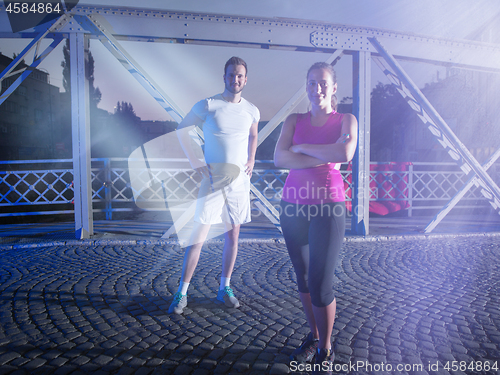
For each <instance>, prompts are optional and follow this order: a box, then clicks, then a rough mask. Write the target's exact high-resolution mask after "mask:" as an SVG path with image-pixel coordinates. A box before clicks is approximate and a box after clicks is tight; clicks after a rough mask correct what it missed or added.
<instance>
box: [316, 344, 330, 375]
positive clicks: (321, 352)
mask: <svg viewBox="0 0 500 375" xmlns="http://www.w3.org/2000/svg"><path fill="white" fill-rule="evenodd" d="M333 361H335V353H334V352H333V350H332V349H317V351H316V356H315V358H314V367H313V369H314V371H313V374H314V375H315V374H328V375H329V374H333Z"/></svg>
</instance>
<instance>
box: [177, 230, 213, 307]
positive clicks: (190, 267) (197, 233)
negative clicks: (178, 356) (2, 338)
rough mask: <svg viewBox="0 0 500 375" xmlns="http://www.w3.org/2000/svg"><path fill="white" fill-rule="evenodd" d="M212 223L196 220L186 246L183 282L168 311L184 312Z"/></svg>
mask: <svg viewBox="0 0 500 375" xmlns="http://www.w3.org/2000/svg"><path fill="white" fill-rule="evenodd" d="M209 230H210V225H208V224H200V223H197V222H194V227H193V232H192V234H191V239H190V241H189V246H188V247H187V248H186V252H185V254H184V263H183V265H182V275H181V282H180V285H179V289H178V290H177V293H175V295H174V300H173V301H172V304H171V305H170V308H169V309H168V312H169V313H170V314H171V313H175V314H182V312H183V310H184V308H185V307H186V306H187V290H188V287H189V283H190V282H191V279H192V277H193V274H194V270H195V269H196V266H197V265H198V260H199V259H200V253H201V248H202V247H203V243H204V242H205V239H206V238H207V235H208V232H209Z"/></svg>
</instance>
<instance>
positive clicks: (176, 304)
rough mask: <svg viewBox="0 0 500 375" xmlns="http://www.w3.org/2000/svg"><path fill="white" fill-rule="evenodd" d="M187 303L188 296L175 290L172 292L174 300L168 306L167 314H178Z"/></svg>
mask: <svg viewBox="0 0 500 375" xmlns="http://www.w3.org/2000/svg"><path fill="white" fill-rule="evenodd" d="M187 304H188V297H187V294H181V292H177V293H175V294H174V300H173V301H172V303H171V304H170V307H169V308H168V313H169V314H172V313H174V314H177V315H180V314H182V312H183V311H184V308H185V307H186V306H187Z"/></svg>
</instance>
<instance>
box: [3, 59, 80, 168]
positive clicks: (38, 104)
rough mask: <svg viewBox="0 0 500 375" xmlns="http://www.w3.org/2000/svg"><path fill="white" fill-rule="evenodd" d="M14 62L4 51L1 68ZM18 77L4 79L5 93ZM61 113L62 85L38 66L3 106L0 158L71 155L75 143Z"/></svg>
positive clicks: (26, 158)
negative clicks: (62, 119) (52, 81)
mask: <svg viewBox="0 0 500 375" xmlns="http://www.w3.org/2000/svg"><path fill="white" fill-rule="evenodd" d="M12 61H13V59H11V58H9V57H7V56H4V55H3V54H1V53H0V71H3V70H4V69H5V68H6V67H7V66H9V64H10V63H11V62H12ZM23 67H27V65H26V64H24V63H21V64H20V66H19V68H23ZM18 76H19V75H15V76H11V77H8V78H6V79H4V80H2V93H3V92H4V91H5V90H6V89H7V88H8V87H9V86H10V85H11V84H12V83H13V82H14V81H15V80H16V79H17V78H18ZM60 113H61V106H60V93H59V87H57V86H54V85H51V84H50V82H49V74H48V73H46V72H44V71H42V70H39V69H35V70H34V71H33V72H32V73H31V74H30V75H29V76H28V77H27V78H26V79H25V80H24V81H23V83H22V84H21V85H20V86H19V87H18V88H17V89H16V90H15V91H14V92H13V93H12V95H10V96H9V98H8V99H7V100H6V101H5V102H3V103H2V105H0V160H30V159H53V158H59V157H66V156H68V154H67V150H68V146H71V144H69V145H68V144H67V139H65V138H67V133H68V131H67V130H68V129H64V125H63V124H62V123H61V121H60ZM66 125H68V124H66ZM65 134H66V136H65ZM69 134H70V135H71V129H69ZM69 141H71V139H69Z"/></svg>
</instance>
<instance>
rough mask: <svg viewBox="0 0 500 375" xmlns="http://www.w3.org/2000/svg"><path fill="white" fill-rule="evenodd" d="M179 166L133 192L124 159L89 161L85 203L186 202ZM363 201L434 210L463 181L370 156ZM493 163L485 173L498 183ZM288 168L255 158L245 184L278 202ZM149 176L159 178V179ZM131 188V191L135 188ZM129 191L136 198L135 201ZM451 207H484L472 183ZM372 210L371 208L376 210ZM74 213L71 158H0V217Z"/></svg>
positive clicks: (191, 190)
mask: <svg viewBox="0 0 500 375" xmlns="http://www.w3.org/2000/svg"><path fill="white" fill-rule="evenodd" d="M177 165H178V168H172V169H157V170H155V169H149V170H146V169H145V170H143V171H139V172H137V171H135V172H134V173H133V174H132V175H133V178H136V179H140V180H141V181H140V182H141V183H140V184H139V186H142V188H141V189H140V191H135V192H134V191H133V190H132V189H133V186H137V184H136V183H132V181H130V173H129V168H128V163H127V159H126V158H100V159H92V167H91V176H92V202H93V211H94V212H104V213H105V216H106V219H108V220H111V219H112V215H113V213H115V212H124V211H134V210H137V205H136V202H135V199H137V200H143V203H146V204H145V205H144V204H142V205H141V207H144V206H146V207H147V206H148V203H150V206H151V207H150V208H149V209H150V210H159V209H165V208H164V207H165V205H164V204H165V200H168V201H169V202H179V203H182V202H185V201H188V200H193V199H196V196H195V195H196V184H197V183H198V182H199V179H198V176H197V175H196V174H195V173H194V171H193V170H192V169H190V168H189V166H188V164H187V163H184V167H183V166H182V163H180V164H179V163H177ZM370 169H371V172H370V203H372V202H373V204H374V206H375V204H378V205H384V204H386V205H393V206H394V203H395V202H397V203H398V204H399V205H400V207H401V208H404V209H407V212H408V216H412V215H413V214H414V213H415V211H417V210H434V212H437V210H439V209H440V208H441V207H442V206H443V205H444V204H445V203H446V202H447V201H448V200H450V199H451V198H452V197H453V196H454V195H455V194H456V193H457V192H458V190H459V189H460V188H461V187H462V185H464V183H465V182H466V181H467V180H468V179H469V177H468V176H466V175H465V174H464V173H463V172H462V171H461V170H460V169H459V168H458V167H457V166H456V164H454V163H380V162H372V163H371V168H370ZM499 171H500V168H499V166H498V165H493V166H492V167H491V168H490V170H489V173H490V175H491V176H492V177H493V179H494V180H496V181H497V182H498V181H499V180H500V179H499V176H500V173H499ZM341 173H342V176H343V178H344V185H345V188H346V196H347V201H348V202H350V200H351V193H352V182H351V181H352V178H351V170H350V167H349V166H348V165H342V167H341ZM287 175H288V170H285V169H278V168H275V167H274V164H273V162H272V161H257V163H256V166H255V169H254V171H253V176H252V183H253V184H254V185H255V186H256V187H257V189H258V190H259V191H260V192H261V193H262V194H263V195H264V196H265V197H266V198H267V199H268V200H269V201H270V202H271V203H272V204H278V202H279V200H280V198H281V192H282V189H283V185H284V183H285V180H286V176H287ZM151 181H153V182H154V181H156V182H160V183H159V184H155V183H151ZM134 193H135V194H134ZM134 195H135V197H136V198H135V199H134ZM456 207H457V208H459V209H460V208H477V207H489V205H488V203H487V201H486V200H484V199H482V195H481V193H480V191H479V189H476V187H473V188H472V189H470V190H469V192H468V193H467V194H466V195H465V196H464V197H463V198H462V199H461V200H460V202H459V204H458V205H457V206H456ZM375 212H376V211H375ZM71 213H73V168H72V160H70V159H63V160H25V161H0V217H6V216H26V215H58V214H71Z"/></svg>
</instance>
